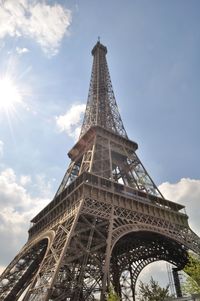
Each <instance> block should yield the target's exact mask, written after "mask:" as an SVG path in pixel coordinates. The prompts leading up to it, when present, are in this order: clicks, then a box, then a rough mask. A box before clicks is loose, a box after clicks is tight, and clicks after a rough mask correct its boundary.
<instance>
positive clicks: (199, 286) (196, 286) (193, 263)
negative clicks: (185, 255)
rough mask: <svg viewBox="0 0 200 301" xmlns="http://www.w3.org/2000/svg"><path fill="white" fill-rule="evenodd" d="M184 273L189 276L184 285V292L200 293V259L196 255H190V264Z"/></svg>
mask: <svg viewBox="0 0 200 301" xmlns="http://www.w3.org/2000/svg"><path fill="white" fill-rule="evenodd" d="M184 272H185V273H186V274H188V275H189V276H187V277H186V280H185V283H184V284H183V291H184V292H186V293H189V294H199V293H200V259H199V258H198V257H197V256H196V255H194V254H189V262H188V264H187V265H186V266H185V268H184Z"/></svg>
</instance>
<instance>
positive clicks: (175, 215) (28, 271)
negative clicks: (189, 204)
mask: <svg viewBox="0 0 200 301" xmlns="http://www.w3.org/2000/svg"><path fill="white" fill-rule="evenodd" d="M106 53H107V49H106V47H105V46H103V45H102V44H101V43H100V42H97V44H96V45H95V47H94V48H93V50H92V55H93V57H94V60H93V67H92V76H91V82H90V88H89V96H88V102H87V107H86V112H85V117H84V121H83V126H82V130H81V135H80V138H79V140H78V142H77V143H76V144H75V146H74V147H73V148H72V149H71V150H70V151H69V153H68V155H69V157H70V159H71V163H70V164H69V168H68V169H67V172H66V174H65V176H64V178H63V181H62V183H61V185H60V187H59V189H58V191H57V193H56V195H55V197H54V199H53V200H52V202H50V203H49V204H48V205H47V206H46V207H45V208H44V209H43V210H42V211H41V212H39V213H38V214H37V215H36V216H35V217H34V218H33V219H32V221H31V222H32V226H31V228H30V229H29V238H28V241H27V243H26V244H25V246H24V247H23V248H22V249H21V251H20V252H19V254H18V255H17V256H16V257H15V258H14V260H13V261H12V262H11V263H10V265H9V266H8V267H7V268H6V270H5V271H4V272H3V274H2V275H1V278H0V300H6V301H9V300H10V301H15V300H18V299H19V297H20V296H21V294H22V293H23V292H24V290H25V289H26V288H27V291H26V293H25V296H24V297H23V300H24V301H40V300H41V301H47V300H53V301H64V300H67V301H77V300H80V301H86V300H87V301H95V300H101V301H105V300H106V295H107V291H108V288H109V286H110V285H113V287H114V288H115V290H116V292H117V293H118V295H119V297H120V300H122V301H125V300H135V284H136V280H137V277H138V275H139V273H140V272H141V271H142V269H143V268H144V267H145V266H146V265H148V264H149V263H151V262H154V261H157V260H166V261H168V262H170V263H173V264H174V265H175V266H176V267H177V268H178V269H182V268H183V267H184V266H185V264H186V263H187V258H188V255H187V252H188V250H189V249H191V250H193V251H194V252H195V253H198V254H200V239H199V237H198V236H197V235H196V234H195V233H194V232H193V231H192V230H191V229H190V227H189V225H188V216H187V215H186V214H185V213H184V212H183V209H184V206H182V205H181V204H177V203H174V202H171V201H169V200H166V199H165V198H164V197H163V196H162V194H161V193H160V191H159V190H158V188H157V187H156V185H155V184H154V182H153V181H152V179H151V177H150V176H149V174H148V173H147V171H146V169H145V168H144V166H143V165H142V163H141V161H140V160H139V158H138V156H137V154H136V150H137V148H138V145H137V143H135V142H133V141H131V140H129V139H128V137H127V134H126V131H125V129H124V126H123V123H122V120H121V117H120V114H119V111H118V108H117V104H116V101H115V97H114V93H113V89H112V84H111V80H110V76H109V71H108V66H107V62H106Z"/></svg>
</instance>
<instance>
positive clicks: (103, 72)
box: [81, 41, 127, 138]
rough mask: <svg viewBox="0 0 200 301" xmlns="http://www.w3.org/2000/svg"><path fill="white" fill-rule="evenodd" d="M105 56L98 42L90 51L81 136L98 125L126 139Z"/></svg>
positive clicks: (105, 52)
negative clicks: (91, 60)
mask: <svg viewBox="0 0 200 301" xmlns="http://www.w3.org/2000/svg"><path fill="white" fill-rule="evenodd" d="M106 54H107V48H106V47H105V46H103V45H102V44H101V43H100V42H99V41H98V42H97V43H96V45H95V46H94V48H93V49H92V55H93V57H94V58H93V66H92V75H91V81H90V88H89V95H88V101H87V106H86V111H85V117H84V120H83V125H82V129H81V135H83V134H84V133H85V132H86V131H87V130H88V129H89V128H90V127H91V126H95V125H98V126H101V127H103V128H105V129H107V130H109V131H112V132H114V133H115V134H118V135H121V136H122V137H125V138H127V134H126V131H125V128H124V125H123V122H122V119H121V117H120V114H119V110H118V107H117V104H116V100H115V96H114V92H113V88H112V83H111V79H110V74H109V70H108V65H107V61H106Z"/></svg>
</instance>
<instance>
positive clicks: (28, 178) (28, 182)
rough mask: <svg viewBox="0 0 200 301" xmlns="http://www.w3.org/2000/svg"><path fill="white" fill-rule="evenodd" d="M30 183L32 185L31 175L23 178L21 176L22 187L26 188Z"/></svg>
mask: <svg viewBox="0 0 200 301" xmlns="http://www.w3.org/2000/svg"><path fill="white" fill-rule="evenodd" d="M30 183H31V176H29V175H22V176H20V184H21V185H22V186H26V185H28V184H30Z"/></svg>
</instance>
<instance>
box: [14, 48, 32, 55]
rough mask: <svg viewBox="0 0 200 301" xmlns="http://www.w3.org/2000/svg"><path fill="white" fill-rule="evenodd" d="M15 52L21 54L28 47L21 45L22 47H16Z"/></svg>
mask: <svg viewBox="0 0 200 301" xmlns="http://www.w3.org/2000/svg"><path fill="white" fill-rule="evenodd" d="M16 52H17V53H18V54H23V53H27V52H29V49H28V48H26V47H23V48H20V47H16Z"/></svg>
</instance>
